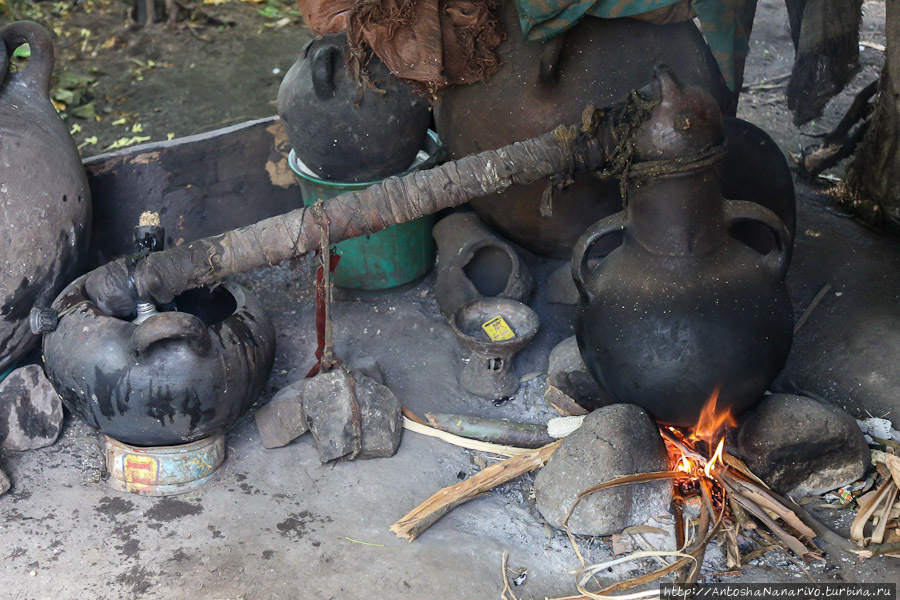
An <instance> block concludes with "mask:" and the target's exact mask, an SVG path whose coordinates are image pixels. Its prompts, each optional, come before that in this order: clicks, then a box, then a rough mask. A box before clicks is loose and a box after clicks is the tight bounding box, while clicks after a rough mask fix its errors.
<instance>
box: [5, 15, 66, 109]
mask: <svg viewBox="0 0 900 600" xmlns="http://www.w3.org/2000/svg"><path fill="white" fill-rule="evenodd" d="M0 37H2V38H3V43H4V44H5V45H6V51H7V52H8V53H9V55H10V56H12V53H13V52H14V51H15V49H16V48H18V47H19V46H21V45H22V44H25V43H27V44H28V47H29V48H30V50H31V58H29V59H28V64H27V65H25V69H24V70H23V71H22V72H21V73H5V75H6V79H7V80H9V81H21V82H22V84H23V85H24V86H25V87H28V88H31V89H35V90H39V91H41V92H43V93H44V94H49V93H50V74H51V73H52V72H53V42H52V41H50V34H49V33H47V30H46V29H44V28H43V27H41V26H40V25H38V24H37V23H35V22H34V21H14V22H12V23H10V24H9V25H7V26H6V27H4V28H3V29H0ZM4 71H6V68H4Z"/></svg>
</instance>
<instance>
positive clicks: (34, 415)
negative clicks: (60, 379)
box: [0, 365, 63, 451]
mask: <svg viewBox="0 0 900 600" xmlns="http://www.w3.org/2000/svg"><path fill="white" fill-rule="evenodd" d="M62 419H63V408H62V400H61V399H60V397H59V394H57V393H56V390H54V389H53V386H52V385H51V384H50V382H49V381H48V380H47V377H46V376H45V375H44V370H43V369H41V367H40V366H38V365H28V366H25V367H20V368H18V369H16V370H15V371H13V372H12V373H10V374H9V375H8V376H7V377H6V379H4V380H3V381H2V382H0V448H3V449H5V450H17V451H23V450H34V449H37V448H43V447H45V446H49V445H51V444H52V443H53V442H55V441H56V438H57V437H59V432H60V431H61V430H62Z"/></svg>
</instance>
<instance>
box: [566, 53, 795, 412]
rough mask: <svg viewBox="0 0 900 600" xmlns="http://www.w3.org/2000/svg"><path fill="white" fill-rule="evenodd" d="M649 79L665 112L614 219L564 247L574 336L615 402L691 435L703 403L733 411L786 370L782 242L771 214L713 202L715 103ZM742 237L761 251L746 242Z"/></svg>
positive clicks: (641, 138)
mask: <svg viewBox="0 0 900 600" xmlns="http://www.w3.org/2000/svg"><path fill="white" fill-rule="evenodd" d="M656 82H657V85H659V86H660V90H661V97H662V101H661V103H660V104H659V105H658V106H657V107H656V108H654V109H653V111H652V115H651V117H650V119H649V120H648V121H647V122H645V123H644V125H643V126H642V127H641V129H640V131H639V133H638V135H637V137H636V140H635V144H636V152H635V162H634V164H633V165H632V173H633V174H634V175H633V176H632V177H631V178H630V179H629V180H628V187H627V196H628V198H627V204H626V207H625V210H623V211H621V212H618V213H616V214H614V215H612V216H610V217H607V218H605V219H602V220H600V221H599V222H597V223H595V224H594V225H593V226H591V227H590V228H588V230H587V231H586V232H585V233H584V234H583V235H582V237H581V238H580V239H579V240H578V242H577V243H576V245H575V251H574V255H573V257H572V273H573V278H574V279H575V282H576V287H577V288H578V290H579V294H580V304H579V311H578V316H577V319H576V336H577V339H578V346H579V349H580V350H581V354H582V356H583V358H584V361H585V363H586V364H587V366H588V369H589V370H590V372H591V374H592V375H593V376H594V378H595V379H596V380H597V381H598V382H599V383H600V384H601V385H602V386H603V387H604V388H605V389H606V391H607V392H609V394H610V395H611V396H612V397H613V398H615V399H616V400H617V401H619V402H626V403H631V404H637V405H639V406H641V407H643V408H645V409H647V410H648V411H649V412H650V413H651V414H652V415H653V416H654V417H655V418H656V419H658V420H659V421H661V422H664V423H668V424H672V425H679V426H689V425H695V424H696V423H697V420H698V418H699V415H700V412H701V409H702V408H703V406H704V405H705V404H706V402H707V401H708V400H709V399H710V397H711V396H712V395H714V394H718V407H719V408H729V409H730V410H731V411H732V412H734V413H737V412H740V411H741V410H743V409H745V408H747V407H749V406H750V405H752V404H753V403H755V402H757V401H758V400H759V399H760V398H761V397H762V396H763V394H764V393H765V391H766V388H767V387H768V385H769V384H770V383H771V382H772V381H773V380H774V379H775V377H776V376H777V374H778V373H779V371H780V370H781V369H782V367H783V366H784V363H785V361H786V360H787V356H788V352H789V350H790V347H791V341H792V335H793V312H792V307H791V302H790V298H789V297H788V292H787V289H786V287H785V283H784V278H785V274H786V272H787V268H788V264H789V262H790V247H791V239H792V238H791V233H790V231H789V229H788V227H787V226H786V225H785V223H784V222H783V221H782V220H781V219H780V218H779V217H778V216H777V215H776V214H775V213H774V212H772V211H771V210H769V209H767V208H764V207H762V206H760V205H758V204H756V203H753V202H746V201H734V200H724V199H723V198H722V193H721V189H720V184H719V177H718V175H717V172H716V166H715V164H712V163H713V162H714V161H713V158H714V157H715V152H714V151H712V153H711V154H710V152H711V149H713V150H714V149H715V148H716V147H717V146H718V145H720V144H722V142H723V140H724V131H723V125H722V117H721V114H720V112H719V109H718V106H717V105H716V103H715V101H714V100H713V99H712V98H711V97H710V96H709V95H708V94H706V93H705V92H703V91H702V90H700V89H698V88H684V89H682V88H681V87H680V86H679V84H678V82H677V81H676V80H675V78H674V76H673V75H672V73H671V72H669V71H666V70H661V71H659V72H658V73H657V75H656ZM704 156H705V157H706V159H703V157H704ZM710 157H712V158H710ZM676 158H680V159H682V160H686V161H687V162H688V163H689V164H688V165H687V166H683V167H681V168H678V169H675V170H674V171H667V169H668V167H670V166H671V165H672V163H669V164H668V165H663V166H660V163H659V162H655V161H671V159H676ZM694 159H696V160H694ZM642 165H644V167H646V166H648V165H654V166H653V168H642ZM766 175H767V174H766V173H758V174H757V176H758V177H765V176H766ZM748 226H749V227H756V228H757V229H758V230H761V231H764V232H766V234H767V236H768V244H761V243H760V240H761V239H762V236H760V235H757V236H756V237H755V238H754V239H752V240H750V239H748V238H747V237H746V236H745V235H744V233H745V232H746V231H748V229H747V228H748ZM757 233H758V234H759V233H760V231H757ZM611 239H612V240H616V241H618V240H620V242H619V246H618V247H617V248H615V249H614V250H613V251H612V252H610V253H609V254H608V255H606V256H605V258H603V259H602V260H601V261H600V262H599V264H597V265H596V266H595V267H593V268H592V269H591V268H589V267H588V260H587V258H588V255H589V254H590V251H591V249H592V247H594V246H595V245H598V244H601V243H603V242H604V241H609V240H611ZM592 263H593V261H592Z"/></svg>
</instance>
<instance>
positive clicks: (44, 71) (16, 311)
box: [0, 21, 91, 372]
mask: <svg viewBox="0 0 900 600" xmlns="http://www.w3.org/2000/svg"><path fill="white" fill-rule="evenodd" d="M0 38H2V40H3V44H2V46H3V53H2V55H0V63H2V64H0V67H2V68H0V73H2V74H0V76H2V77H3V82H2V84H0V372H2V371H4V370H5V369H6V368H7V367H8V366H10V365H11V364H13V363H14V362H15V361H16V360H17V359H18V358H19V357H21V356H22V355H23V354H25V353H26V352H27V351H28V350H29V349H31V348H32V347H33V346H34V345H35V344H37V342H38V340H39V338H38V336H36V335H34V334H32V333H31V331H30V329H29V326H28V314H29V311H30V310H31V308H32V307H33V306H35V305H40V306H47V305H48V304H50V302H52V301H53V299H54V298H55V297H56V295H57V294H58V293H59V292H60V291H61V290H62V288H63V287H64V286H65V285H66V284H67V283H69V282H70V281H71V280H72V279H73V278H74V277H75V276H76V275H77V269H78V266H79V262H80V259H81V258H82V257H83V256H84V255H85V252H86V251H87V247H88V244H89V242H90V239H89V238H90V221H91V195H90V190H89V189H88V183H87V178H86V177H85V174H84V167H83V166H82V164H81V158H80V157H79V155H78V150H77V149H76V147H75V143H74V142H73V141H72V138H71V136H70V135H69V132H68V129H67V127H66V125H65V123H64V122H63V121H62V119H61V118H60V117H59V115H58V114H57V112H56V110H55V109H54V108H53V105H52V104H50V97H49V86H50V73H51V71H52V70H53V44H52V43H51V41H50V37H49V35H48V34H47V32H46V31H45V30H44V29H43V28H42V27H41V26H40V25H38V24H37V23H32V22H30V21H17V22H15V23H11V24H9V25H7V26H6V27H3V28H2V29H0ZM26 42H27V43H28V45H29V47H30V48H31V58H29V59H28V64H27V65H26V66H25V68H24V69H23V70H22V71H21V72H17V73H16V72H12V71H8V70H7V69H8V66H9V65H8V60H7V57H8V56H9V55H11V54H12V52H13V51H14V50H15V49H16V48H17V47H18V46H20V45H21V44H24V43H26Z"/></svg>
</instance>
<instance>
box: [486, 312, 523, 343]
mask: <svg viewBox="0 0 900 600" xmlns="http://www.w3.org/2000/svg"><path fill="white" fill-rule="evenodd" d="M481 328H482V329H484V331H485V332H486V333H487V334H488V336H490V338H491V339H492V340H494V341H495V342H502V341H503V340H511V339H512V338H514V337H516V334H515V333H513V330H512V327H510V326H509V325H508V324H507V323H506V321H505V320H504V319H503V317H501V316H500V315H497V316H496V317H494V318H493V319H491V320H490V321H488V322H487V323H485V324H484V325H482V326H481Z"/></svg>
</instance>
